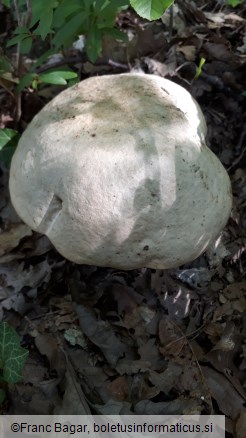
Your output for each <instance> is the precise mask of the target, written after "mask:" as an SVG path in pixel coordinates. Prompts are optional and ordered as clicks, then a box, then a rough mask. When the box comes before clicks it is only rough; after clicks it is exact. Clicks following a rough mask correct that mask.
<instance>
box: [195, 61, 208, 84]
mask: <svg viewBox="0 0 246 438" xmlns="http://www.w3.org/2000/svg"><path fill="white" fill-rule="evenodd" d="M205 62H206V59H205V58H201V59H200V62H199V66H198V67H197V69H196V75H195V77H194V79H198V78H199V76H200V74H201V72H202V67H203V65H204V64H205Z"/></svg>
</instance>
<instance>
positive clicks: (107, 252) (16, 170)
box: [10, 73, 232, 269]
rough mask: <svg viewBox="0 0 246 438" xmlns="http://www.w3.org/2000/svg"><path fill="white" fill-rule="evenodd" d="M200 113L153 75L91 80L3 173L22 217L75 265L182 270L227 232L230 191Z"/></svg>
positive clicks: (38, 121)
mask: <svg viewBox="0 0 246 438" xmlns="http://www.w3.org/2000/svg"><path fill="white" fill-rule="evenodd" d="M205 135H206V123H205V120H204V117H203V114H202V112H201V109H200V107H199V105H198V104H197V103H196V101H195V100H194V99H193V98H192V97H191V95H190V94H189V93H188V92H187V91H186V90H185V89H184V88H182V87H181V86H179V85H177V84H175V83H173V82H171V81H169V80H166V79H163V78H160V77H158V76H154V75H145V74H138V73H137V74H131V73H130V74H120V75H109V76H100V77H93V78H89V79H86V80H84V81H82V82H80V83H79V84H76V85H74V86H73V87H71V88H68V89H67V90H65V91H63V92H61V93H60V94H59V95H58V96H57V97H55V98H54V99H53V100H52V101H51V102H49V103H48V104H47V105H46V106H45V107H44V108H43V109H42V110H41V111H40V113H39V114H38V115H37V116H35V117H34V119H33V120H32V122H31V123H30V124H29V126H28V128H27V129H26V131H25V132H24V133H23V135H22V137H21V139H20V142H19V145H18V147H17V150H16V152H15V154H14V156H13V160H12V164H11V170H10V194H11V199H12V203H13V205H14V207H15V209H16V211H17V213H18V214H19V216H20V217H21V218H22V219H23V221H24V222H26V223H27V224H28V225H29V226H30V227H31V228H32V229H33V230H35V231H37V232H40V233H43V234H46V235H47V236H48V238H49V239H50V240H51V242H52V243H53V244H54V246H55V247H56V249H57V250H58V251H59V252H60V253H61V254H62V255H63V256H64V257H66V258H67V259H69V260H71V261H73V262H75V263H84V264H89V265H97V266H105V267H113V268H120V269H135V268H140V267H149V268H156V269H166V268H174V267H178V266H180V265H181V264H184V263H186V262H188V261H191V260H194V259H195V258H196V257H198V256H199V255H200V254H201V253H202V252H203V251H204V250H205V249H206V248H207V246H208V245H209V244H210V243H212V242H213V241H214V240H215V239H216V237H217V236H218V234H219V232H220V231H221V230H222V228H223V227H224V226H225V224H226V222H227V220H228V217H229V214H230V210H231V198H232V197H231V186H230V180H229V177H228V175H227V172H226V171H225V169H224V167H223V166H222V164H221V163H220V161H219V160H218V158H217V157H216V156H215V155H214V154H213V153H212V152H211V150H210V149H209V148H208V147H207V146H206V144H205Z"/></svg>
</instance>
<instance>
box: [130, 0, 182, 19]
mask: <svg viewBox="0 0 246 438" xmlns="http://www.w3.org/2000/svg"><path fill="white" fill-rule="evenodd" d="M173 3H174V0H130V4H131V6H132V7H133V9H135V11H136V12H137V14H138V15H140V17H142V18H146V19H147V20H150V21H152V20H158V19H159V18H161V16H162V15H163V14H164V12H165V11H166V10H167V9H168V8H169V7H170V6H171V5H172V4H173Z"/></svg>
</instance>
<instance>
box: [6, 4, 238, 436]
mask: <svg viewBox="0 0 246 438" xmlns="http://www.w3.org/2000/svg"><path fill="white" fill-rule="evenodd" d="M175 3H176V4H175V6H174V9H173V17H170V11H168V12H167V13H166V14H165V15H164V17H163V19H162V20H158V21H156V22H151V23H150V22H147V21H145V20H142V19H140V18H139V17H138V16H137V15H136V14H135V13H133V11H124V12H122V13H121V14H120V15H119V17H118V19H117V24H118V26H119V28H121V29H123V30H124V31H125V32H126V33H127V34H128V36H129V42H128V43H124V44H123V43H120V42H115V41H112V40H107V39H105V41H104V46H103V52H102V56H101V57H100V58H99V60H98V61H97V62H96V63H95V64H92V63H90V62H89V61H88V60H86V59H85V60H84V59H83V62H82V61H81V62H80V61H79V56H80V54H79V52H78V51H77V50H76V49H74V48H73V49H71V51H70V52H69V53H68V54H67V56H68V57H69V58H71V57H75V58H76V59H77V61H76V63H75V64H74V65H72V67H73V68H74V69H75V70H76V71H78V72H79V75H80V78H81V80H82V79H85V78H87V77H90V76H93V75H98V74H100V75H101V74H109V73H110V74H112V73H114V74H117V73H122V72H129V71H141V70H142V71H144V72H145V73H152V74H155V75H159V76H162V77H165V78H168V79H171V80H172V81H175V82H177V83H178V84H180V85H182V86H183V87H185V88H186V89H187V90H188V91H190V92H191V94H192V95H193V96H194V97H195V98H196V99H197V101H198V102H199V104H200V106H201V108H202V110H203V112H204V115H205V118H206V121H207V125H208V134H207V144H208V146H209V147H210V148H211V149H212V150H213V151H214V153H215V154H216V155H217V156H218V158H219V159H220V160H221V162H222V163H223V165H224V166H225V168H226V169H227V171H228V173H229V176H230V179H231V183H232V192H233V210H232V214H231V217H230V219H229V222H228V224H227V226H226V228H225V229H224V231H223V233H222V234H221V236H220V237H219V238H218V240H217V242H216V246H215V247H214V248H213V249H211V250H210V251H208V252H207V253H205V254H204V255H202V256H201V257H199V258H198V259H196V260H195V261H194V262H193V263H189V264H187V265H185V266H182V267H180V269H174V270H167V271H160V270H159V271H155V270H151V269H139V270H134V271H119V270H115V269H109V268H108V269H106V268H98V267H96V266H84V265H82V266H80V265H75V264H73V263H71V262H68V261H66V260H65V259H63V258H62V257H61V256H60V255H59V254H58V253H57V252H56V251H55V249H54V248H53V247H52V245H51V244H50V242H49V241H48V240H47V239H46V237H44V236H41V235H39V234H36V233H33V232H32V231H31V230H30V229H29V228H28V227H27V226H26V225H24V224H23V223H20V220H19V218H18V217H17V215H16V213H15V212H14V210H13V207H12V206H11V204H10V200H9V194H8V171H7V169H5V168H4V166H1V173H0V186H1V197H0V221H1V222H0V225H1V233H0V299H1V307H0V311H1V318H2V319H3V320H4V321H8V322H9V324H11V325H12V326H13V327H15V328H16V330H17V331H18V333H19V335H20V336H21V344H22V346H23V347H25V348H27V349H28V350H29V356H28V359H27V361H26V364H25V367H24V370H23V380H22V381H21V382H20V383H17V384H15V385H8V387H7V388H6V392H7V397H6V400H5V402H4V404H3V405H2V412H4V413H13V414H53V413H56V414H64V413H65V414H83V413H85V414H88V413H97V414H133V413H135V414H141V415H148V414H151V415H154V414H170V415H174V414H177V415H181V414H200V413H201V414H224V415H225V416H226V429H227V436H228V437H230V436H233V437H237V438H240V437H241V438H243V437H245V430H246V407H245V406H246V343H245V339H246V278H245V274H246V257H245V248H246V232H245V229H246V227H245V226H246V171H245V169H246V166H245V164H246V111H245V108H246V106H245V101H246V5H245V4H242V5H241V6H238V7H237V8H231V7H229V6H227V5H226V4H225V2H224V1H215V0H211V1H205V0H200V1H196V2H191V1H177V2H175ZM0 13H1V14H2V15H1V16H2V17H5V18H7V17H6V15H7V12H6V11H5V10H2V11H0ZM4 14H5V15H4ZM201 58H205V60H206V62H205V64H204V66H203V68H202V73H201V74H200V76H199V78H198V79H196V80H194V77H195V74H196V67H197V66H198V65H199V62H200V59H201ZM64 61H66V60H64ZM70 65H71V63H70ZM61 89H62V87H58V86H52V85H48V86H46V87H44V88H42V89H40V90H38V91H36V92H34V93H30V92H28V91H25V92H23V96H22V113H21V119H20V129H21V130H24V129H25V127H26V126H27V124H28V123H29V122H30V121H31V119H32V118H33V116H34V115H35V114H36V113H37V112H38V111H39V110H40V109H41V108H42V107H43V106H44V105H45V104H46V103H47V102H48V101H49V100H50V99H51V98H52V97H53V96H54V95H55V94H57V93H58V92H59V91H61ZM0 91H1V93H0V99H1V107H0V113H1V115H0V117H1V118H0V124H1V128H4V127H12V122H13V113H14V106H13V105H14V104H13V100H12V99H11V96H10V95H9V94H8V93H7V92H6V90H5V89H4V88H2V89H0Z"/></svg>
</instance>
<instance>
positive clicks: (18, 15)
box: [14, 0, 21, 26]
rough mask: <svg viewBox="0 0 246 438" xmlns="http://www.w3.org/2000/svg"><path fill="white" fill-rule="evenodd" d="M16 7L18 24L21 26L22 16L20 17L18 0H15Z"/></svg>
mask: <svg viewBox="0 0 246 438" xmlns="http://www.w3.org/2000/svg"><path fill="white" fill-rule="evenodd" d="M14 7H15V13H16V18H17V23H18V26H21V17H20V13H19V9H18V5H17V0H14Z"/></svg>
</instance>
